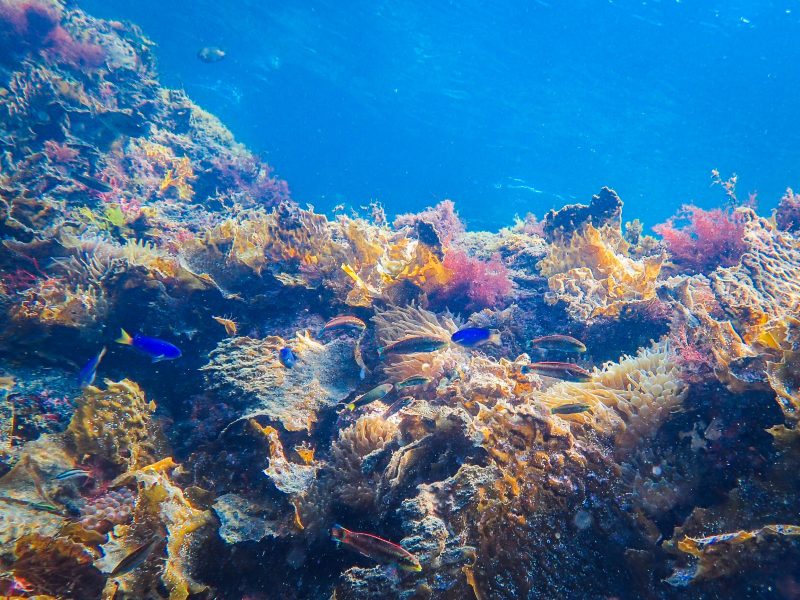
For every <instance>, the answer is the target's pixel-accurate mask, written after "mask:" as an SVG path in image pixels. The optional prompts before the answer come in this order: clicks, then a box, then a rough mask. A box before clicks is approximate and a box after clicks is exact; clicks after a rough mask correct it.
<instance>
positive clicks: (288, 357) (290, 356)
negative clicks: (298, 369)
mask: <svg viewBox="0 0 800 600" xmlns="http://www.w3.org/2000/svg"><path fill="white" fill-rule="evenodd" d="M278 358H279V359H280V361H281V364H282V365H283V366H284V367H286V368H287V369H291V368H292V367H293V366H294V365H295V364H296V363H297V357H296V356H295V355H294V352H292V349H291V348H289V347H288V346H286V347H284V348H281V351H280V352H278Z"/></svg>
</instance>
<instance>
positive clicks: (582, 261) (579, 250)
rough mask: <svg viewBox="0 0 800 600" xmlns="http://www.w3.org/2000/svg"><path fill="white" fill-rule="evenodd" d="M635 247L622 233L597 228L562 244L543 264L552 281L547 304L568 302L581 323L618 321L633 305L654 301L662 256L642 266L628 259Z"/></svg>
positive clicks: (611, 228) (608, 227) (552, 248)
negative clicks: (597, 319)
mask: <svg viewBox="0 0 800 600" xmlns="http://www.w3.org/2000/svg"><path fill="white" fill-rule="evenodd" d="M628 248H629V244H628V242H626V241H625V240H624V238H623V237H622V235H621V233H620V232H619V230H618V229H617V228H615V227H614V226H611V225H606V226H604V227H603V228H601V229H597V228H596V227H594V226H593V225H591V224H588V225H586V226H585V228H584V229H583V230H580V231H577V232H575V233H574V234H573V235H572V236H571V237H569V238H566V240H565V241H556V242H554V243H553V244H552V245H551V246H550V250H549V253H548V255H547V256H546V257H545V258H544V259H543V260H542V261H541V262H540V263H539V270H540V271H541V274H542V275H544V276H545V277H547V278H548V285H549V287H550V292H549V294H548V295H547V296H545V300H546V301H548V302H550V303H552V304H554V303H556V302H558V301H559V300H564V301H566V302H567V305H568V307H567V310H568V311H569V313H570V315H571V316H572V317H573V318H575V319H577V320H581V321H590V320H592V319H593V318H595V317H598V316H606V317H613V316H616V315H618V314H619V312H620V310H622V308H623V307H624V306H625V305H627V304H630V303H633V302H643V301H648V300H651V299H653V298H654V297H655V293H656V285H655V284H656V279H657V278H658V275H659V273H660V271H661V264H662V260H663V258H662V257H646V258H644V259H642V260H639V261H636V260H633V259H631V258H629V257H628V256H627V253H628Z"/></svg>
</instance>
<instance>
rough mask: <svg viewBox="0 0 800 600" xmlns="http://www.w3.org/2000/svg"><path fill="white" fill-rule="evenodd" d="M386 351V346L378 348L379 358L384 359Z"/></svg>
mask: <svg viewBox="0 0 800 600" xmlns="http://www.w3.org/2000/svg"><path fill="white" fill-rule="evenodd" d="M384 352H386V346H381V347H380V348H378V358H380V359H381V360H383V354H384Z"/></svg>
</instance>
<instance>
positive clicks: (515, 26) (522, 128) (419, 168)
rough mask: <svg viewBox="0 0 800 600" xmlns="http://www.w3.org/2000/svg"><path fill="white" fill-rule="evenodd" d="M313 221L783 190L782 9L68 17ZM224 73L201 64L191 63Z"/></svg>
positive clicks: (795, 152)
mask: <svg viewBox="0 0 800 600" xmlns="http://www.w3.org/2000/svg"><path fill="white" fill-rule="evenodd" d="M79 5H80V6H81V7H82V8H84V9H86V10H87V11H89V12H90V13H93V14H95V15H97V16H102V17H108V18H116V19H129V20H131V21H134V22H136V23H138V24H140V25H141V26H142V28H143V29H144V31H145V32H146V33H147V34H148V35H149V36H150V37H151V38H152V39H153V40H154V41H155V42H156V43H157V44H158V46H157V48H156V53H157V56H158V59H159V64H160V72H161V78H162V81H163V82H164V83H165V84H166V85H169V86H175V87H183V88H184V89H185V90H186V91H187V92H188V93H189V94H190V95H191V96H192V98H193V99H195V100H196V101H197V102H198V103H199V104H201V105H202V106H203V107H205V108H207V109H208V110H210V111H211V112H213V113H215V114H217V115H218V116H219V117H220V118H221V119H222V120H223V121H224V122H225V123H226V124H227V125H228V126H229V127H230V128H231V129H232V130H233V132H234V133H235V134H236V136H237V137H238V139H239V140H241V141H243V142H245V143H246V144H248V145H249V146H250V147H251V148H253V149H254V150H256V151H257V152H259V153H261V154H262V155H263V156H264V157H265V158H266V159H267V160H268V161H269V162H270V163H271V164H273V165H274V167H275V168H276V170H277V172H278V173H279V174H280V175H281V176H283V177H284V178H286V179H288V181H289V183H290V186H291V188H292V190H293V194H294V197H295V198H296V199H297V200H298V201H300V202H303V203H305V202H307V203H311V204H313V205H315V206H316V207H317V208H319V209H330V208H331V207H332V206H334V205H336V204H339V203H342V202H344V203H348V204H350V205H352V206H359V205H363V204H366V203H367V202H368V201H369V200H371V199H378V200H380V201H381V202H383V203H384V205H385V206H386V207H387V211H388V212H389V213H398V212H404V211H410V210H417V209H420V208H422V207H424V206H426V205H429V204H431V203H433V202H435V201H437V200H440V199H442V198H445V197H450V198H453V199H454V200H456V202H457V205H458V207H459V210H460V212H461V214H462V216H464V217H465V218H466V220H467V221H468V222H469V225H470V226H471V227H492V228H493V227H498V226H502V225H504V224H507V223H508V222H509V221H510V220H511V218H512V217H513V215H514V214H515V213H520V214H524V213H525V212H528V211H531V212H534V213H537V214H539V215H541V214H542V213H543V212H544V211H546V210H548V209H549V208H552V207H557V206H560V205H562V204H564V203H566V202H569V201H572V200H586V199H588V197H589V196H590V195H591V194H593V193H595V192H596V191H597V190H598V189H599V188H600V187H601V186H602V185H609V186H611V187H614V188H616V189H617V191H618V192H619V193H620V195H621V196H622V198H623V199H624V200H625V201H626V217H627V218H634V217H639V218H642V219H644V220H645V221H646V222H647V223H648V224H649V225H652V224H654V223H656V222H658V221H662V220H664V219H665V218H666V217H668V216H669V215H670V214H672V213H673V212H675V210H676V209H677V207H678V206H679V205H680V204H682V203H684V202H694V203H697V204H700V205H701V206H711V205H715V204H721V203H722V202H723V200H724V195H723V194H722V192H721V191H720V190H719V189H718V188H710V187H709V183H710V178H709V172H710V170H711V169H712V168H717V169H719V170H720V171H721V172H722V174H723V175H724V176H727V175H728V174H730V173H732V172H734V171H735V172H737V173H738V174H739V177H740V180H739V181H740V184H739V195H740V196H742V197H745V198H746V197H747V195H748V192H751V191H757V192H758V197H759V204H760V206H761V207H762V209H766V208H769V207H772V206H774V204H775V203H776V202H777V199H778V198H779V197H780V195H781V193H782V191H783V190H784V189H785V188H786V186H795V187H798V186H800V118H799V115H800V109H799V108H798V106H799V105H798V101H797V89H800V69H798V68H797V65H798V64H800V43H798V39H800V2H798V1H796V0H793V1H790V0H776V1H765V0H747V1H744V0H736V1H720V0H715V1H707V0H678V1H676V0H669V1H667V0H664V1H655V0H654V1H649V2H641V1H627V0H618V1H611V0H605V1H601V0H574V1H572V0H571V1H568V2H566V1H558V0H551V1H549V2H545V1H543V0H539V1H531V0H524V1H509V2H493V3H490V2H478V1H477V0H471V1H464V2H449V3H442V2H419V1H408V2H397V1H352V2H344V3H342V2H330V1H325V2H299V3H293V2H283V3H277V2H262V1H254V0H230V1H228V0H226V1H225V2H219V1H215V2H210V1H208V0H191V1H188V0H173V1H170V2H164V1H163V0H162V1H158V2H156V1H154V0H136V1H132V0H124V1H123V0H80V2H79ZM206 45H216V46H220V47H222V48H223V49H225V50H226V52H227V53H228V57H227V58H226V59H225V60H223V61H222V62H219V63H215V64H205V63H202V62H200V61H199V60H198V59H197V58H196V56H195V55H196V52H197V50H198V49H199V48H201V47H203V46H206Z"/></svg>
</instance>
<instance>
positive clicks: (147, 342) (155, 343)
mask: <svg viewBox="0 0 800 600" xmlns="http://www.w3.org/2000/svg"><path fill="white" fill-rule="evenodd" d="M117 343H119V344H124V345H126V346H133V347H134V348H136V349H137V350H139V351H140V352H144V353H145V354H147V355H148V356H150V358H152V359H153V362H158V361H160V360H175V359H176V358H180V356H181V350H180V348H178V347H177V346H173V345H172V344H170V343H169V342H165V341H164V340H159V339H158V338H151V337H147V336H146V335H140V334H138V333H137V334H136V335H134V336H131V335H130V334H129V333H128V332H127V331H125V330H124V329H123V330H122V335H121V336H120V337H119V339H117Z"/></svg>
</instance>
